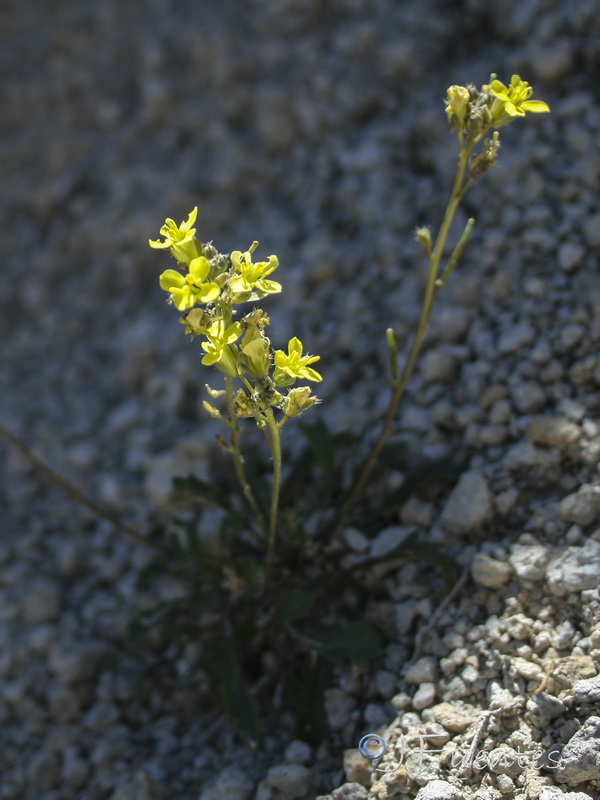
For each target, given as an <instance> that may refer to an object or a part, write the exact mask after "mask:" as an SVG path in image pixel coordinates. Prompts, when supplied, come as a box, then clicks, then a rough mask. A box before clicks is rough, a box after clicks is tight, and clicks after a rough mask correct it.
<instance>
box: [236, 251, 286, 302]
mask: <svg viewBox="0 0 600 800" xmlns="http://www.w3.org/2000/svg"><path fill="white" fill-rule="evenodd" d="M257 247H258V242H254V243H253V245H252V247H251V248H250V250H249V251H246V252H245V253H242V252H241V251H240V250H234V251H233V253H232V254H231V263H232V265H233V267H234V269H235V272H236V273H237V274H236V275H235V276H234V277H233V278H232V279H231V280H230V282H229V288H230V290H231V295H232V299H233V302H234V303H245V302H246V301H247V300H259V299H260V298H261V297H264V296H265V295H267V294H277V293H279V292H280V291H281V284H280V283H276V282H275V281H270V280H267V275H270V274H271V273H272V272H275V270H276V269H277V267H278V266H279V259H278V258H277V256H269V259H268V260H267V261H257V262H256V264H253V263H252V253H253V252H254V250H255V249H256V248H257Z"/></svg>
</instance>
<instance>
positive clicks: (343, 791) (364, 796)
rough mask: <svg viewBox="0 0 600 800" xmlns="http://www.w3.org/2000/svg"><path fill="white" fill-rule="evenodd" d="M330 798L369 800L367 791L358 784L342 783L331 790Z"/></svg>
mask: <svg viewBox="0 0 600 800" xmlns="http://www.w3.org/2000/svg"><path fill="white" fill-rule="evenodd" d="M331 797H332V798H333V800H369V791H368V789H366V788H365V787H364V786H361V785H360V783H344V784H342V786H340V787H339V788H337V789H334V790H333V792H332V793H331ZM317 800H319V798H317Z"/></svg>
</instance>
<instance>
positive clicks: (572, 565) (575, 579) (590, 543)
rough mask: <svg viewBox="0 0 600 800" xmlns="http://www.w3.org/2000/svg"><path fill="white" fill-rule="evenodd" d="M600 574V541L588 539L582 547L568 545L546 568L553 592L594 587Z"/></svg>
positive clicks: (565, 592)
mask: <svg viewBox="0 0 600 800" xmlns="http://www.w3.org/2000/svg"><path fill="white" fill-rule="evenodd" d="M598 575H600V542H596V541H594V540H593V539H588V540H587V541H586V542H585V544H584V545H583V546H582V547H566V548H565V549H564V550H563V551H562V553H561V554H560V555H559V556H557V557H556V558H554V559H552V560H551V561H550V562H549V564H548V567H547V569H546V580H547V582H548V586H549V588H550V591H551V592H552V594H554V595H557V596H559V597H560V596H564V595H567V594H570V593H571V592H582V591H584V590H585V589H594V588H596V586H597V585H598Z"/></svg>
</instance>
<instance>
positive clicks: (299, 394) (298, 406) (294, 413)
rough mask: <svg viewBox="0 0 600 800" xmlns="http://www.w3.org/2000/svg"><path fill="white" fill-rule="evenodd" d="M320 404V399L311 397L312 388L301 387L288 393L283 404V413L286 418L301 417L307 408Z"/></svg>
mask: <svg viewBox="0 0 600 800" xmlns="http://www.w3.org/2000/svg"><path fill="white" fill-rule="evenodd" d="M320 402H321V401H320V400H319V398H318V397H314V396H312V397H311V389H310V386H299V387H298V388H297V389H290V391H289V392H288V395H287V397H286V398H285V401H284V403H283V413H284V414H285V415H286V417H299V416H300V414H302V413H303V412H304V411H306V409H307V408H310V407H311V406H314V405H316V404H317V403H320Z"/></svg>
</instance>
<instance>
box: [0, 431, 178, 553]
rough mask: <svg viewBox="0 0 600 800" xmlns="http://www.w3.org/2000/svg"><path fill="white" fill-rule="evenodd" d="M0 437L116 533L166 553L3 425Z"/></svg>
mask: <svg viewBox="0 0 600 800" xmlns="http://www.w3.org/2000/svg"><path fill="white" fill-rule="evenodd" d="M0 436H2V437H3V438H4V439H5V440H6V441H7V442H8V443H9V444H10V445H11V446H12V447H14V448H15V450H17V451H18V452H19V453H20V454H21V455H22V456H24V458H26V459H27V460H28V461H29V462H30V463H31V464H33V466H34V467H35V468H36V469H37V470H38V471H39V472H41V473H42V474H43V475H45V476H46V478H48V480H50V481H52V483H53V484H54V485H55V486H57V487H58V488H59V489H61V490H62V491H63V492H64V493H65V494H66V495H67V496H68V497H70V498H71V500H74V501H75V502H76V503H78V504H79V505H81V506H85V507H86V508H88V509H89V510H90V511H92V512H93V513H94V514H95V515H96V516H97V517H100V518H101V519H105V520H106V521H107V522H110V523H111V525H113V526H114V527H115V528H116V529H117V530H118V531H120V532H121V533H124V534H125V535H126V536H129V537H130V538H131V539H135V540H136V542H140V543H141V544H145V545H146V547H151V548H152V549H153V550H157V551H158V552H159V553H166V552H168V550H167V549H166V548H165V547H161V546H160V545H158V544H156V543H155V542H151V541H149V540H148V539H146V537H145V536H142V534H141V533H139V532H138V531H136V530H135V528H130V527H129V525H124V524H123V523H122V522H121V521H120V520H118V519H117V518H116V517H115V516H114V515H113V514H111V513H110V511H106V510H105V509H103V508H101V507H100V506H98V505H96V503H94V502H93V501H92V500H90V499H89V498H87V497H86V496H85V495H84V494H82V493H81V492H80V491H79V489H76V488H75V487H74V486H73V484H71V483H69V482H68V481H67V480H65V479H64V478H63V477H62V476H61V475H59V474H58V473H57V472H54V470H53V469H51V468H50V467H49V466H48V465H47V464H45V463H44V462H43V461H42V460H41V459H39V458H38V457H37V456H34V454H33V453H32V452H31V450H29V448H28V447H26V446H25V445H24V444H23V442H21V441H20V440H19V439H17V438H16V436H13V434H12V433H11V432H10V431H9V430H7V429H6V428H5V427H4V425H0Z"/></svg>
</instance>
